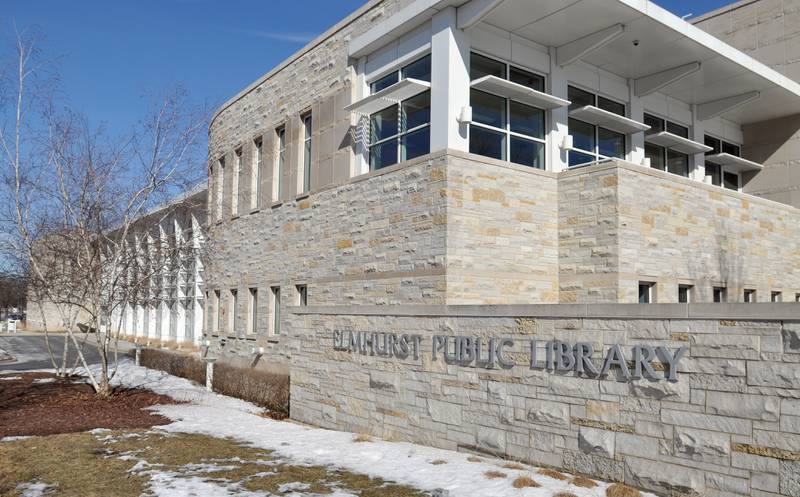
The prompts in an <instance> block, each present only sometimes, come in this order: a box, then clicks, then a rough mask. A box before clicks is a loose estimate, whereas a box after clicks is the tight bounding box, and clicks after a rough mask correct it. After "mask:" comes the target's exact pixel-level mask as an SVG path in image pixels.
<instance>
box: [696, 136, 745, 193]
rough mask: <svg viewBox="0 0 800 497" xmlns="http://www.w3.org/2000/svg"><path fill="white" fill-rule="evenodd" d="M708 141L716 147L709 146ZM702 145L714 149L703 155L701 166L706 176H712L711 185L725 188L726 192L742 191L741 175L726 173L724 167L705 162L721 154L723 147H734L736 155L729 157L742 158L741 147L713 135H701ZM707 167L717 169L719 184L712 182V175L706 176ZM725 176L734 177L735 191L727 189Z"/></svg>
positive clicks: (731, 172)
mask: <svg viewBox="0 0 800 497" xmlns="http://www.w3.org/2000/svg"><path fill="white" fill-rule="evenodd" d="M709 141H715V142H717V146H714V145H709V143H708V142H709ZM703 143H704V144H706V145H708V146H709V147H713V148H714V149H713V150H710V151H708V152H706V153H705V154H703V165H704V167H705V169H706V176H712V180H711V184H712V185H714V186H718V187H720V188H725V189H726V190H731V191H741V189H742V175H741V174H740V173H736V172H733V171H726V170H725V167H724V166H722V165H720V164H715V163H714V162H712V161H708V160H706V157H707V156H709V155H715V154H719V153H723V149H724V147H725V145H728V146H732V147H736V153H735V154H731V155H734V156H736V157H741V156H742V145H741V144H739V143H734V142H732V141H729V140H725V139H724V138H720V137H719V136H717V135H714V134H713V133H704V134H703ZM717 147H718V148H717ZM725 153H730V152H725ZM709 165H711V166H713V167H716V168H719V183H716V182H714V180H713V175H709V174H708V169H709ZM726 174H728V175H730V176H735V177H736V189H733V188H728V187H727V186H726V185H725V175H726Z"/></svg>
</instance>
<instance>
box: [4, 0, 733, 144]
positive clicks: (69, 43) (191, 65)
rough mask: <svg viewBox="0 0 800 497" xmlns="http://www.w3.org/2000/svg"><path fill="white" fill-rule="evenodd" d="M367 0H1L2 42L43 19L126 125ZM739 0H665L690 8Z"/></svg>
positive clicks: (101, 120)
mask: <svg viewBox="0 0 800 497" xmlns="http://www.w3.org/2000/svg"><path fill="white" fill-rule="evenodd" d="M365 1H366V0H261V1H253V0H225V1H223V0H135V1H134V0H128V1H123V0H104V1H101V0H81V1H72V2H69V1H64V0H2V2H1V3H2V5H0V40H1V41H2V42H3V44H4V46H3V47H2V48H6V47H7V46H8V43H10V41H11V38H12V33H13V23H14V22H15V23H16V24H17V26H18V27H20V28H24V27H28V26H36V27H37V28H38V29H40V30H41V31H42V32H43V33H44V35H45V45H44V48H45V50H46V52H47V54H48V56H49V57H58V61H59V62H58V63H59V72H60V75H61V79H62V82H61V83H62V89H63V92H64V94H65V95H66V96H67V97H68V98H69V103H70V105H71V106H72V107H74V108H75V109H77V110H79V111H81V112H83V113H84V114H86V115H87V116H88V117H89V119H90V122H92V123H93V124H95V125H99V124H106V125H107V126H108V127H109V129H110V130H112V131H122V130H125V129H128V127H130V126H132V125H133V124H134V123H135V122H136V121H137V120H138V119H140V118H141V117H142V114H141V113H142V108H143V104H144V103H146V97H145V95H147V94H148V93H153V92H158V91H159V89H160V88H163V87H170V86H173V85H175V84H181V85H183V86H184V87H186V88H187V89H188V90H189V91H190V92H191V94H192V96H193V98H194V99H195V100H196V101H197V102H207V103H208V104H209V105H210V106H212V107H214V108H216V106H217V105H219V104H221V103H222V102H224V101H225V100H226V99H227V98H229V97H231V96H233V95H234V94H236V93H237V92H238V91H239V90H241V89H242V88H244V87H245V86H247V85H248V84H249V83H251V82H252V81H253V80H255V79H256V78H258V77H259V76H261V75H262V74H264V73H265V72H267V71H268V70H269V69H270V68H272V67H273V66H275V65H276V64H278V63H279V62H280V61H281V60H283V59H284V58H286V57H287V56H288V55H290V54H292V53H293V52H295V51H296V50H297V49H299V48H300V47H302V46H303V45H304V44H305V43H306V42H307V41H309V40H311V39H312V38H313V37H314V36H315V35H317V34H319V33H321V32H323V31H325V30H326V29H327V28H329V27H330V26H332V25H333V24H335V23H336V22H337V21H338V20H340V19H342V18H343V17H345V16H346V15H347V14H349V13H350V12H352V11H353V10H355V9H357V8H358V7H359V6H360V5H361V4H362V3H364V2H365ZM732 1H733V0H727V1H726V0H696V1H691V0H662V1H660V2H657V3H659V4H660V5H662V6H663V7H666V8H668V9H670V10H671V11H673V12H674V13H676V14H677V15H680V16H683V15H685V14H689V13H693V14H694V15H699V14H701V13H703V12H707V11H709V10H713V9H715V8H718V7H720V6H722V5H725V4H726V3H730V2H732Z"/></svg>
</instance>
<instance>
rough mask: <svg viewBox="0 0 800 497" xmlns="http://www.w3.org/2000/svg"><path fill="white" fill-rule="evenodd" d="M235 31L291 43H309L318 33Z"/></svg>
mask: <svg viewBox="0 0 800 497" xmlns="http://www.w3.org/2000/svg"><path fill="white" fill-rule="evenodd" d="M231 31H232V32H234V33H238V34H243V35H247V36H255V37H257V38H264V39H267V40H275V41H285V42H289V43H308V42H309V41H311V40H313V39H314V38H315V37H316V35H313V34H308V33H282V32H277V31H262V30H260V29H247V28H236V29H232V30H231Z"/></svg>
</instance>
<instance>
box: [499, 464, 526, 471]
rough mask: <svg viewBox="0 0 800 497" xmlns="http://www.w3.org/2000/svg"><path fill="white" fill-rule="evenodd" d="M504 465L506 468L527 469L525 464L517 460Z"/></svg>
mask: <svg viewBox="0 0 800 497" xmlns="http://www.w3.org/2000/svg"><path fill="white" fill-rule="evenodd" d="M503 467H504V468H506V469H516V470H520V471H521V470H524V469H527V468H526V467H525V466H523V465H522V464H520V463H517V462H507V463H505V464H503Z"/></svg>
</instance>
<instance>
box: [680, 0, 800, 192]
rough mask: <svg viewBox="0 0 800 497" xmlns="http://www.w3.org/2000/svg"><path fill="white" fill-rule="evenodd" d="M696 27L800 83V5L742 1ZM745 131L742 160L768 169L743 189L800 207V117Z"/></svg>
mask: <svg viewBox="0 0 800 497" xmlns="http://www.w3.org/2000/svg"><path fill="white" fill-rule="evenodd" d="M691 22H693V23H694V24H695V26H697V27H698V28H700V29H703V30H705V31H707V32H709V33H711V34H712V35H714V36H716V37H717V38H719V39H720V40H722V41H724V42H725V43H727V44H729V45H731V46H733V47H734V48H737V49H739V50H741V51H742V52H744V53H745V54H747V55H749V56H751V57H753V58H754V59H756V60H758V61H759V62H762V63H763V64H766V65H767V66H769V67H771V68H772V69H775V70H776V71H778V72H779V73H781V74H783V75H785V76H787V77H789V78H791V79H793V80H795V81H800V3H798V2H796V1H792V0H785V1H782V0H746V1H739V2H735V3H733V4H731V5H728V6H726V7H723V8H721V9H719V10H716V11H714V12H711V13H709V14H706V15H703V16H700V17H698V18H696V19H694V20H691ZM743 132H744V143H745V146H744V147H743V149H742V154H743V156H745V157H747V158H749V159H752V160H754V161H756V162H759V163H763V164H764V165H765V168H764V170H763V171H761V172H759V173H758V174H756V175H755V177H754V178H752V179H751V180H750V181H749V182H748V183H747V184H746V185H745V188H744V190H745V191H746V192H749V193H753V194H755V195H760V196H763V197H765V198H769V199H771V200H775V201H778V202H783V203H786V204H789V205H793V206H795V207H800V116H790V117H786V118H781V119H775V120H771V121H766V122H762V123H755V124H750V125H747V126H744V128H743ZM744 179H745V180H747V179H749V178H747V177H745V178H744Z"/></svg>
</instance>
